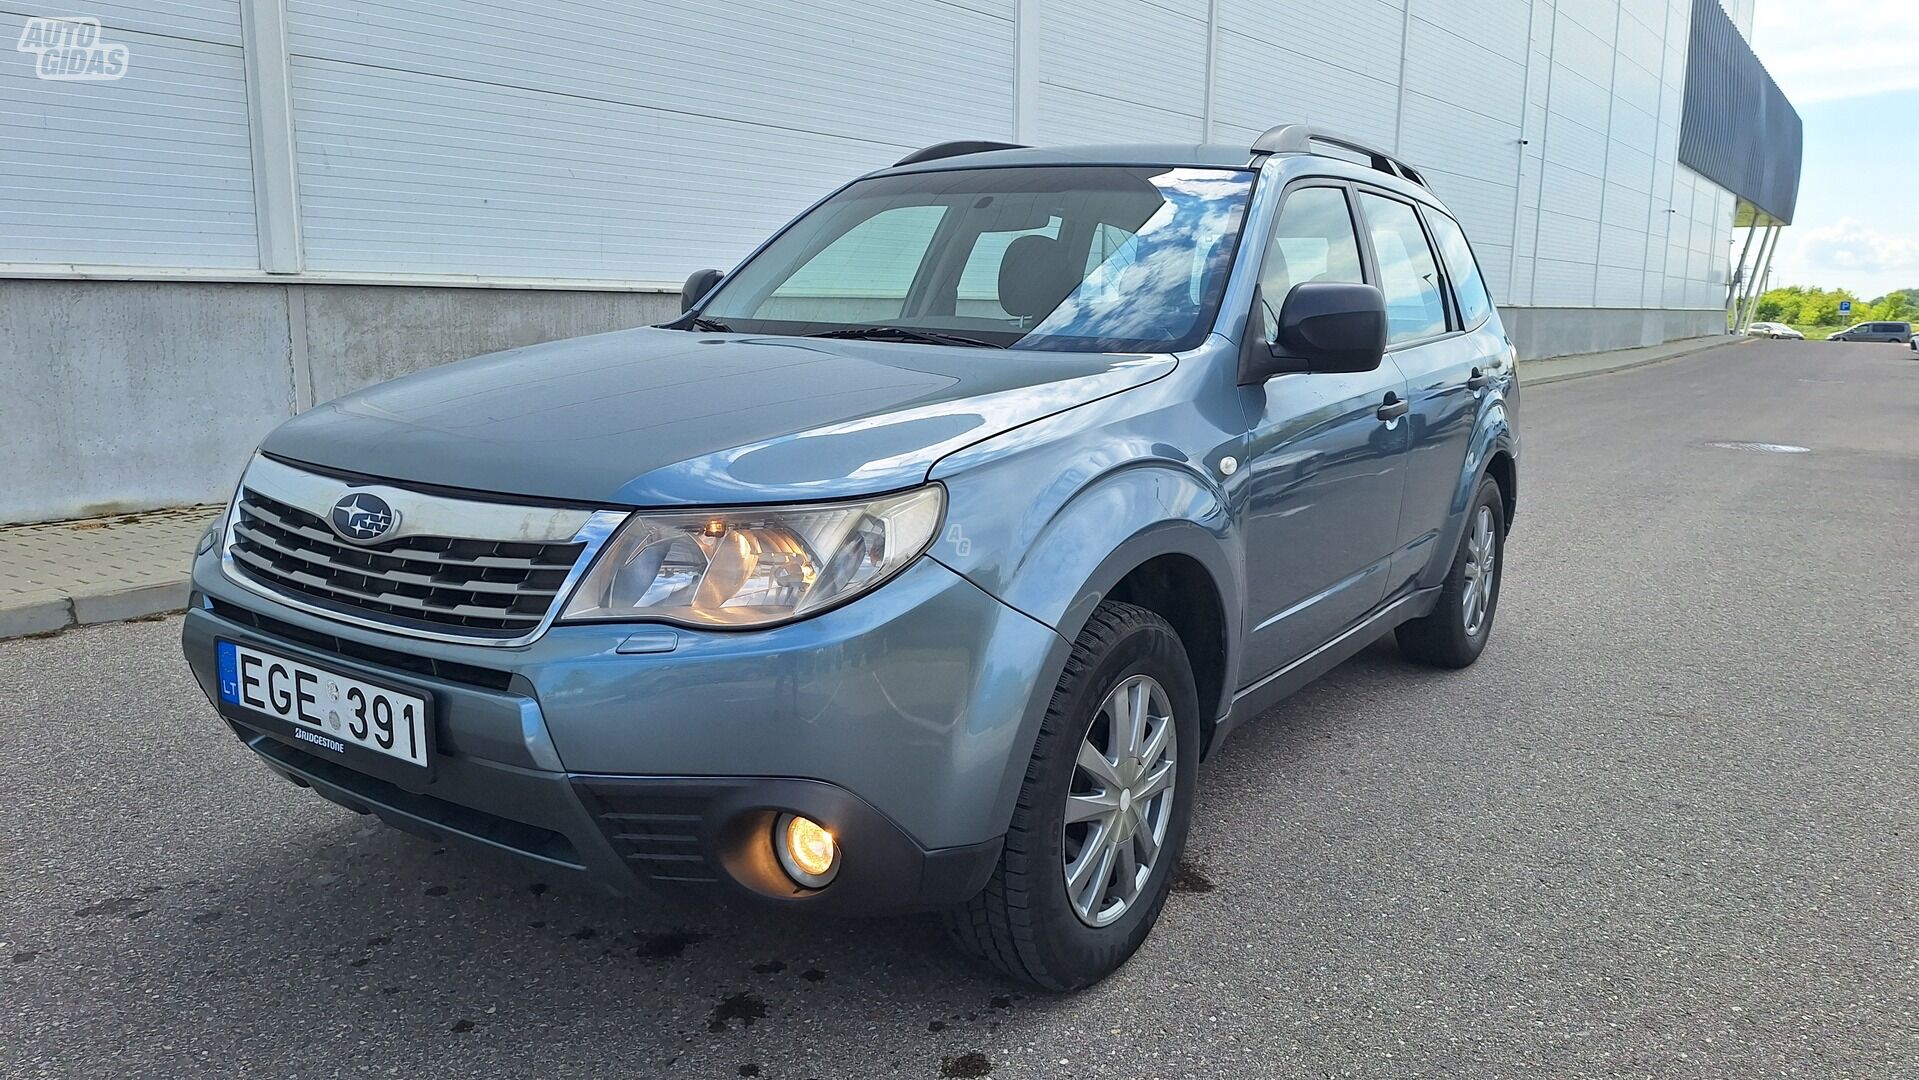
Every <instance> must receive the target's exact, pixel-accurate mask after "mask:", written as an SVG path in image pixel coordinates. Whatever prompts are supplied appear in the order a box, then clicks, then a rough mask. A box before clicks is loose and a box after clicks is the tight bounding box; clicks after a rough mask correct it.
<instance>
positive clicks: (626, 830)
mask: <svg viewBox="0 0 1919 1080" xmlns="http://www.w3.org/2000/svg"><path fill="white" fill-rule="evenodd" d="M574 780H575V783H576V784H577V785H578V787H579V790H580V791H581V793H582V794H583V795H584V796H585V797H586V802H587V805H588V807H589V808H591V809H593V810H594V811H595V814H594V817H595V819H596V820H597V821H598V822H599V824H600V831H601V832H603V833H605V834H606V838H607V840H608V841H610V842H611V843H612V844H613V849H614V850H615V851H617V852H619V854H620V857H621V858H623V859H625V860H626V864H627V865H628V866H630V867H632V868H633V872H634V873H636V874H638V875H640V877H641V878H643V879H645V880H647V881H651V882H654V883H655V884H662V885H703V884H709V883H711V882H714V881H718V880H719V875H718V874H717V873H716V872H715V871H714V868H713V865H712V864H711V863H709V862H708V861H707V859H706V855H705V854H704V852H703V850H702V847H701V844H700V822H701V821H702V820H704V819H705V811H706V807H707V801H708V800H707V799H706V798H705V797H702V796H682V795H653V794H647V793H643V792H636V791H633V790H631V789H630V788H626V787H623V786H617V785H612V784H605V783H594V782H593V781H592V779H591V778H586V777H575V778H574Z"/></svg>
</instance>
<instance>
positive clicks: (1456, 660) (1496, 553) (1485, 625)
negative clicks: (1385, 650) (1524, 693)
mask: <svg viewBox="0 0 1919 1080" xmlns="http://www.w3.org/2000/svg"><path fill="white" fill-rule="evenodd" d="M1482 524H1490V526H1491V545H1490V546H1491V549H1492V573H1491V575H1490V577H1491V584H1490V585H1488V586H1478V585H1476V584H1475V583H1476V582H1478V581H1480V580H1482V571H1481V569H1480V567H1481V559H1480V558H1479V557H1478V556H1477V555H1476V554H1475V552H1476V546H1475V543H1474V538H1475V535H1476V534H1480V535H1483V532H1484V530H1483V529H1482V528H1481V527H1480V526H1481V525H1482ZM1505 570H1506V502H1505V499H1504V498H1502V497H1501V496H1500V493H1499V484H1498V483H1497V482H1496V481H1494V480H1493V479H1492V478H1491V477H1485V478H1484V479H1482V480H1480V482H1479V490H1478V491H1477V492H1476V493H1475V494H1474V496H1473V502H1472V506H1471V507H1469V508H1468V509H1467V511H1466V527H1465V529H1463V530H1461V533H1460V537H1459V549H1458V550H1457V551H1455V552H1454V553H1453V565H1452V568H1451V569H1450V570H1448V571H1447V573H1446V580H1445V582H1444V583H1443V584H1442V585H1441V586H1440V590H1439V603H1438V604H1436V605H1435V606H1434V607H1433V610H1432V613H1431V614H1429V615H1427V616H1425V617H1424V618H1419V619H1413V620H1410V621H1408V622H1404V623H1401V624H1400V626H1399V629H1398V630H1397V631H1395V632H1394V633H1395V636H1396V637H1398V639H1399V651H1400V653H1401V654H1402V655H1404V656H1405V657H1406V659H1408V660H1411V661H1413V662H1414V663H1417V664H1428V665H1431V666H1433V667H1444V668H1463V667H1466V666H1468V665H1470V664H1471V663H1472V662H1473V661H1475V660H1477V659H1479V654H1480V653H1481V652H1483V651H1484V650H1485V648H1486V639H1487V638H1489V637H1491V636H1492V631H1493V615H1494V614H1495V613H1496V612H1497V611H1498V609H1499V584H1500V578H1501V576H1502V575H1504V573H1505ZM1475 589H1477V590H1479V591H1478V594H1477V596H1474V595H1473V593H1472V591H1471V590H1475ZM1475 615H1476V621H1475Z"/></svg>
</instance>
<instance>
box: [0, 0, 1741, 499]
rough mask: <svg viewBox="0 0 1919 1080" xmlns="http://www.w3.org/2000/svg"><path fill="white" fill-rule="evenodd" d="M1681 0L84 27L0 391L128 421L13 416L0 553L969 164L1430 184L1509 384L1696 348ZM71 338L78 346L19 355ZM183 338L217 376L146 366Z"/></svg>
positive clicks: (1707, 238) (1720, 262)
mask: <svg viewBox="0 0 1919 1080" xmlns="http://www.w3.org/2000/svg"><path fill="white" fill-rule="evenodd" d="M1694 2H1695V0H885V2H862V0H815V2H810V3H807V4H794V3H791V2H790V0H727V2H720V0H662V2H658V3H651V4H646V5H634V4H630V3H627V2H624V0H578V2H574V3H569V4H566V5H563V6H562V5H530V4H528V5H521V4H514V3H511V2H507V0H489V2H485V3H471V4H454V3H447V2H444V0H113V2H111V3H99V2H91V3H88V4H84V5H81V7H82V8H83V9H84V10H83V11H81V12H79V13H80V14H85V15H88V16H92V17H94V18H97V19H98V21H99V23H100V24H101V28H102V33H103V34H104V35H105V36H106V37H108V38H111V39H112V40H114V41H116V42H122V43H125V44H126V45H127V46H128V48H129V49H130V56H131V63H130V70H129V71H128V73H127V75H126V76H125V77H124V78H122V79H119V80H117V81H111V82H61V81H47V80H43V79H40V78H37V77H36V72H35V70H34V67H33V65H32V63H31V60H32V58H31V56H29V55H28V54H26V53H23V52H15V53H9V54H0V100H4V101H5V102H7V103H8V106H9V107H8V108H7V109H6V110H4V111H0V342H4V341H6V340H9V339H10V340H11V341H13V342H15V343H24V342H26V341H28V340H29V336H28V335H32V336H31V340H32V341H33V343H34V344H35V346H36V347H40V346H41V344H42V342H44V343H45V347H47V348H52V349H54V350H55V351H56V353H57V354H58V355H56V356H55V357H54V358H53V359H52V360H51V361H49V360H48V359H47V358H46V357H44V356H41V357H38V358H36V361H35V362H36V364H39V365H46V364H48V363H51V364H52V365H53V367H52V371H53V374H51V375H50V374H49V373H48V371H47V370H37V371H27V370H24V369H22V370H20V371H17V372H16V371H14V370H11V369H10V368H9V365H12V364H17V363H21V361H19V360H18V359H16V358H15V357H16V356H17V355H18V354H17V351H16V350H9V349H0V380H3V381H6V382H7V383H8V385H10V386H12V385H16V382H15V380H16V379H17V381H18V385H22V386H30V387H33V388H34V392H35V393H44V394H50V395H56V396H57V395H60V394H65V393H73V392H74V391H73V389H72V388H73V387H77V386H86V385H89V384H110V385H112V386H114V387H116V388H119V389H118V390H116V393H118V394H119V396H117V397H115V398H114V399H113V400H112V401H111V402H110V403H108V404H106V405H104V406H100V407H93V404H92V403H88V402H66V403H64V404H63V406H62V407H61V408H60V409H57V410H55V413H56V414H57V415H58V416H59V417H60V418H61V419H59V420H58V421H57V422H56V421H55V420H52V419H49V415H50V414H48V413H47V412H46V411H45V410H44V409H40V408H37V407H36V408H29V407H28V406H26V405H24V404H21V403H20V398H19V396H18V395H11V397H12V398H13V400H12V401H11V402H10V401H9V400H7V399H6V398H0V431H8V432H11V434H9V435H8V436H6V437H5V438H4V439H0V471H6V472H8V473H9V474H12V475H27V476H39V475H47V474H48V472H49V470H48V467H47V463H48V462H53V461H72V460H76V459H81V460H82V461H83V465H82V472H83V475H82V476H81V477H80V478H79V481H78V483H77V484H76V483H74V482H73V481H71V480H63V481H61V482H58V483H55V482H53V481H52V480H49V481H48V482H46V483H44V484H42V485H40V486H36V485H35V484H34V483H32V482H29V483H27V484H25V485H22V486H16V487H15V488H14V489H13V490H12V491H11V492H10V493H0V521H6V520H31V519H35V518H47V517H58V516H68V515H72V514H77V513H80V512H83V511H93V510H100V509H121V508H132V507H138V506H146V505H159V504H164V503H178V502H186V501H194V500H196V499H205V498H210V497H216V496H218V495H219V494H220V489H221V488H222V487H223V486H224V485H226V484H227V483H229V482H230V479H231V478H230V475H228V474H229V473H230V472H231V469H232V465H233V463H234V462H235V461H237V460H238V459H237V457H234V456H233V455H236V454H239V453H243V452H244V449H243V448H244V446H245V445H247V444H249V443H250V442H251V441H252V440H253V439H255V438H257V437H258V436H259V434H261V432H262V431H263V430H264V428H265V427H266V426H269V425H270V424H271V423H272V422H274V421H275V420H277V419H278V418H279V417H281V416H283V415H286V414H288V413H290V412H292V411H295V410H297V409H300V408H304V407H307V406H309V405H310V404H312V403H313V402H314V401H315V400H324V399H325V398H327V397H330V396H332V395H334V394H336V393H339V392H343V391H345V390H347V389H351V388H352V387H354V386H357V385H360V384H363V383H365V382H367V381H371V380H373V379H377V378H381V377H386V376H390V375H393V374H398V373H400V372H403V371H405V370H409V369H411V368H414V367H418V366H422V365H425V364H429V363H437V362H442V361H445V360H448V359H453V358H456V357H457V356H460V355H465V354H468V353H472V352H478V351H483V350H485V349H490V348H499V347H504V346H507V345H512V344H519V343H525V342H528V341H532V340H538V339H541V338H545V337H553V336H559V335H561V334H567V333H580V332H588V331H591V330H597V329H607V328H611V327H614V326H619V325H630V324H633V323H636V322H641V321H646V320H647V319H650V318H656V317H660V316H662V315H664V314H666V313H667V312H668V311H669V310H671V305H672V297H673V296H674V295H676V293H677V289H678V285H679V282H680V281H681V280H682V279H683V278H684V276H685V275H686V273H688V272H689V271H691V270H694V269H697V268H700V267H705V266H727V265H730V264H731V263H732V262H733V261H734V260H735V259H737V258H739V257H740V256H741V255H742V254H744V253H745V252H746V251H747V250H748V249H749V248H750V246H751V245H753V244H754V243H755V242H756V241H757V240H758V239H760V238H761V237H763V236H764V235H765V234H766V233H767V232H768V231H770V230H771V229H773V228H774V227H776V226H777V225H778V224H780V223H781V222H783V221H784V220H786V219H787V218H788V217H789V216H791V215H792V214H793V213H794V212H795V211H797V210H798V209H800V208H802V207H803V206H805V205H806V204H807V203H808V202H810V201H811V200H812V199H814V198H816V197H817V196H818V195H820V194H821V193H823V192H824V191H826V190H828V189H830V188H831V187H833V186H835V185H837V184H838V183H840V182H842V181H843V180H845V179H846V178H848V177H850V176H852V175H855V174H857V173H860V172H862V171H865V170H868V169H871V168H874V167H878V166H881V165H884V164H887V163H889V162H891V161H893V160H895V159H896V158H898V157H899V156H900V155H901V154H902V153H904V152H905V151H907V150H909V149H913V148H917V147H919V146H922V145H924V144H927V143H932V142H938V141H942V140H945V139H949V138H956V137H977V138H999V139H1012V140H1015V141H1021V142H1039V143H1074V142H1099V141H1125V140H1155V141H1165V140H1193V141H1199V140H1210V141H1219V142H1244V143H1250V141H1251V140H1252V138H1253V137H1254V136H1255V135H1256V134H1258V132H1259V131H1261V130H1263V129H1264V128H1266V127H1268V126H1270V125H1272V124H1275V123H1278V122H1282V121H1287V120H1308V121H1311V122H1313V123H1316V124H1320V125H1323V126H1325V127H1327V128H1329V129H1334V130H1338V131H1341V132H1344V133H1347V134H1350V135H1354V136H1357V137H1360V138H1363V139H1366V140H1369V141H1372V142H1375V143H1377V144H1379V145H1381V146H1382V147H1384V148H1386V149H1389V150H1392V151H1394V152H1396V153H1397V154H1398V155H1399V156H1400V157H1402V158H1404V159H1406V160H1408V161H1409V162H1411V163H1413V164H1414V165H1416V166H1418V167H1419V168H1420V169H1421V170H1422V171H1423V172H1424V173H1425V175H1426V176H1427V177H1428V179H1429V181H1430V182H1431V184H1432V186H1433V187H1434V188H1435V190H1436V191H1437V192H1438V193H1439V194H1440V195H1441V197H1442V198H1444V199H1446V200H1447V202H1448V203H1449V204H1450V205H1451V206H1452V207H1453V208H1454V209H1455V211H1456V212H1457V213H1458V215H1459V217H1460V218H1461V220H1462V221H1463V222H1464V223H1465V225H1466V226H1467V228H1468V230H1469V232H1470V234H1471V236H1472V238H1473V241H1474V243H1475V245H1476V247H1477V248H1478V251H1479V254H1480V258H1481V261H1482V263H1483V264H1484V265H1485V270H1486V273H1487V277H1488V278H1489V280H1490V284H1491V285H1492V287H1493V289H1494V291H1495V294H1496V296H1497V299H1498V300H1499V302H1500V303H1501V305H1502V306H1503V307H1504V308H1505V309H1506V311H1507V312H1508V316H1509V322H1510V323H1511V324H1512V326H1513V328H1514V331H1515V336H1516V337H1517V338H1518V339H1519V341H1520V344H1521V347H1522V349H1523V350H1524V351H1525V352H1527V353H1528V354H1532V355H1547V354H1552V353H1559V352H1572V351H1583V350H1587V349H1594V348H1609V347H1621V346H1628V345H1640V344H1648V343H1652V342H1657V341H1663V340H1667V339H1670V338H1676V337H1684V336H1693V335H1699V334H1705V333H1714V332H1719V331H1720V330H1721V329H1722V328H1723V304H1724V297H1725V292H1726V277H1727V273H1728V262H1729V258H1728V247H1729V238H1730V234H1731V230H1732V224H1733V210H1734V196H1733V195H1732V194H1731V193H1729V192H1728V191H1727V190H1726V189H1725V188H1723V187H1721V186H1720V185H1719V184H1718V183H1715V182H1713V181H1712V180H1709V179H1707V178H1706V177H1704V176H1702V175H1700V174H1698V173H1695V172H1694V171H1692V170H1691V169H1688V168H1687V167H1685V166H1684V165H1682V164H1680V161H1679V144H1680V124H1681V116H1682V108H1683V103H1684V100H1685V89H1686V85H1687V56H1688V37H1689V33H1690V27H1691V26H1692V25H1693V5H1694ZM1698 2H1700V3H1705V4H1713V3H1715V0H1698ZM0 14H4V15H5V16H7V19H6V23H7V24H9V25H13V26H19V25H22V24H24V23H25V21H26V20H27V19H29V18H31V17H34V16H61V15H73V14H76V12H75V11H74V10H73V9H72V8H70V7H68V6H66V5H61V6H59V7H55V6H52V5H47V4H41V3H37V2H33V3H23V2H22V0H0ZM1729 17H1730V18H1731V20H1732V21H1733V22H1734V23H1736V24H1737V25H1739V26H1742V27H1744V26H1749V25H1750V19H1751V0H1743V2H1739V3H1734V4H1733V5H1732V10H1731V11H1730V13H1729ZM482 289H484V290H491V291H490V292H487V293H484V294H480V293H478V290H482ZM76 303H78V304H81V305H83V306H86V307H88V308H89V309H90V310H91V311H92V313H93V314H92V316H91V317H90V318H89V320H88V321H89V322H90V323H91V326H90V327H89V328H84V329H80V330H78V331H77V332H76V333H67V334H51V335H50V334H45V333H43V332H42V329H41V328H42V324H43V323H44V321H45V320H46V319H48V318H50V317H52V314H53V313H54V312H55V311H56V310H66V311H70V310H71V309H72V307H73V305H75V304H76ZM179 308H186V309H195V310H201V311H203V312H204V313H206V317H207V318H210V319H216V320H217V321H218V322H219V323H220V324H221V330H222V332H223V334H224V335H225V336H224V337H221V338H219V340H221V341H224V340H226V337H232V338H233V339H234V341H235V342H236V344H233V345H220V346H215V347H214V351H213V352H212V353H211V354H209V353H208V352H207V351H206V348H205V347H194V346H191V345H190V344H189V343H185V342H180V341H156V340H154V338H153V337H152V335H151V334H143V333H141V331H140V325H141V322H142V320H150V319H151V318H152V314H151V313H152V312H153V311H156V310H161V309H167V310H172V309H179ZM214 313H217V314H214ZM175 321H180V320H178V319H176V320H175ZM185 322H186V323H187V324H189V325H191V324H192V323H193V319H192V318H185ZM242 331H244V332H242ZM209 340H213V339H209ZM258 342H267V343H269V345H268V347H267V348H265V349H264V350H261V349H259V348H258V346H257V344H256V343H258ZM222 349H226V350H230V351H226V352H223V351H221V350H222ZM261 352H263V353H264V355H256V354H257V353H261ZM63 375H64V377H62V376H63ZM135 384H138V385H140V386H142V387H144V388H143V389H140V390H138V391H126V392H124V393H122V392H120V391H124V390H125V387H127V386H130V385H135ZM63 388H64V389H63ZM209 394H225V395H226V396H227V397H228V398H230V399H231V400H232V401H233V403H234V404H233V406H232V408H233V409H234V413H233V415H232V416H231V418H230V424H229V425H228V428H229V430H221V431H218V432H217V433H215V434H214V435H208V434H206V433H204V432H202V433H200V434H198V435H196V436H193V437H189V436H188V435H187V434H185V433H182V432H180V431H177V430H147V429H149V428H152V427H153V425H151V424H147V425H144V426H143V425H142V424H141V423H139V422H136V421H135V420H134V419H133V418H131V417H129V416H127V415H125V413H126V412H127V411H129V410H137V411H138V412H139V413H140V414H142V415H145V416H160V417H193V418H194V419H195V422H197V423H205V422H207V421H208V420H214V421H217V420H218V419H219V417H218V416H217V415H209V413H208V410H207V409H206V408H205V407H204V405H203V403H202V399H203V398H204V397H205V396H206V395H209ZM41 404H44V403H41ZM55 479H58V478H57V477H56V478H55Z"/></svg>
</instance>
